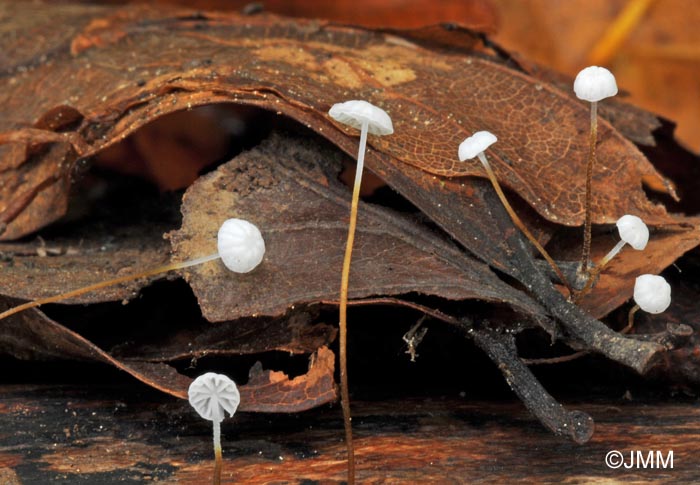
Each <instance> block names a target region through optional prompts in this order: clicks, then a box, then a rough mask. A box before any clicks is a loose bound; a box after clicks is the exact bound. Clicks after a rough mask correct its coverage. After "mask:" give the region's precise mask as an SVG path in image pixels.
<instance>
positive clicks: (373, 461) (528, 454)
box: [0, 385, 700, 484]
mask: <svg viewBox="0 0 700 485" xmlns="http://www.w3.org/2000/svg"><path fill="white" fill-rule="evenodd" d="M143 390H144V389H142V390H141V391H143ZM86 391H87V389H86V388H81V387H67V386H61V385H52V386H29V385H21V386H8V385H4V386H0V396H1V397H0V430H2V431H0V477H3V479H4V480H6V481H5V482H3V483H91V484H108V483H124V482H126V483H136V482H139V483H142V482H146V481H153V482H162V483H207V482H208V481H209V479H210V474H211V470H212V467H213V461H212V455H213V453H212V450H211V430H210V427H209V423H206V422H204V421H201V420H199V419H198V418H197V417H196V415H195V414H194V412H192V411H191V409H189V408H188V406H187V403H185V402H181V401H176V400H174V399H167V398H166V399H164V398H163V397H162V396H156V395H154V394H148V393H146V394H145V395H143V394H140V392H139V391H134V390H133V389H128V390H125V389H119V388H102V389H91V390H90V391H89V392H86ZM125 391H126V392H125ZM568 404H569V406H570V407H573V406H575V407H577V408H579V409H582V410H584V411H585V412H587V413H589V414H591V415H592V416H594V417H595V419H596V422H597V424H596V434H595V436H594V437H593V439H592V440H591V441H590V442H589V443H588V444H587V445H583V446H581V445H576V444H574V443H571V442H569V441H567V440H565V439H563V438H557V437H554V436H552V435H551V433H549V432H548V431H546V430H545V429H544V428H542V426H541V425H540V424H539V423H538V422H537V421H536V420H535V418H533V417H531V416H530V415H529V414H528V413H527V412H526V411H525V410H524V408H523V407H522V406H521V405H520V404H518V403H502V402H501V403H499V402H469V401H467V400H463V399H449V400H443V399H429V400H420V401H419V400H415V401H394V402H384V403H362V402H356V403H355V405H354V408H355V417H354V420H353V421H354V426H355V431H356V434H357V444H356V446H357V459H358V479H359V480H360V481H361V482H362V483H428V482H432V483H629V482H634V483H697V481H698V480H700V466H699V465H700V458H698V456H699V454H698V451H699V450H698V448H699V446H700V426H699V425H698V423H699V422H700V408H698V407H697V406H696V405H695V404H694V403H687V402H686V403H674V402H656V403H642V402H629V401H621V400H611V401H608V402H596V403H581V402H578V403H568ZM222 433H223V454H224V483H234V482H235V483H251V484H257V483H292V484H295V483H341V482H342V480H343V479H344V476H345V469H344V462H343V460H342V458H343V456H344V449H343V443H342V440H341V436H342V422H341V420H340V410H339V409H338V408H333V409H330V408H325V409H317V410H315V411H313V412H307V413H302V414H297V415H267V416H261V415H253V414H245V413H243V414H239V415H237V416H236V417H235V418H234V419H232V420H227V421H225V422H224V424H223V429H222ZM610 450H619V451H621V452H623V453H624V454H625V455H628V454H629V452H630V451H632V450H642V451H644V452H646V451H648V450H654V451H655V450H659V451H661V452H662V453H664V455H665V454H666V453H667V452H668V451H670V450H673V452H674V462H673V464H674V467H673V469H670V468H669V469H646V470H642V469H640V470H637V469H634V468H632V469H626V468H625V467H624V466H623V467H621V468H620V469H617V470H611V469H609V468H607V467H606V466H605V463H604V457H605V454H606V453H607V452H608V451H610ZM6 477H7V478H6ZM13 480H14V481H13Z"/></svg>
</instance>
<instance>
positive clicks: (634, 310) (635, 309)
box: [620, 305, 639, 333]
mask: <svg viewBox="0 0 700 485" xmlns="http://www.w3.org/2000/svg"><path fill="white" fill-rule="evenodd" d="M638 311H639V305H634V306H633V307H632V308H631V309H630V312H629V313H628V314H627V326H626V327H625V328H623V329H622V330H621V332H620V333H628V332H629V331H630V330H632V327H634V314H635V313H637V312H638Z"/></svg>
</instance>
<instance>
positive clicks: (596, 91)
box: [574, 66, 617, 103]
mask: <svg viewBox="0 0 700 485" xmlns="http://www.w3.org/2000/svg"><path fill="white" fill-rule="evenodd" d="M574 92H575V93H576V97H578V98H579V99H583V100H585V101H589V102H591V103H594V102H597V101H600V100H601V99H605V98H609V97H610V96H615V95H616V94H617V83H616V82H615V76H613V73H612V72H610V71H608V70H607V69H605V68H604V67H598V66H589V67H587V68H585V69H583V70H582V71H581V72H579V73H578V75H577V76H576V79H575V80H574Z"/></svg>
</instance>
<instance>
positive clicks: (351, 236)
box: [339, 122, 368, 485]
mask: <svg viewBox="0 0 700 485" xmlns="http://www.w3.org/2000/svg"><path fill="white" fill-rule="evenodd" d="M367 129H368V125H367V122H365V123H363V124H362V130H361V131H360V146H359V149H358V152H357V168H356V169H355V183H354V186H353V188H352V201H351V203H350V222H349V224H348V239H347V243H346V245H345V257H344V258H343V270H342V273H341V278H340V308H339V313H340V325H339V333H340V338H339V340H340V401H341V406H342V408H343V425H344V427H345V445H346V447H347V449H348V485H352V484H354V483H355V448H354V446H353V442H352V416H351V415H350V392H349V390H348V357H347V356H348V353H347V345H348V343H347V342H348V287H349V284H350V263H351V261H352V247H353V244H354V242H355V229H356V228H357V208H358V205H359V201H360V185H361V183H362V171H363V168H364V161H365V149H366V147H367Z"/></svg>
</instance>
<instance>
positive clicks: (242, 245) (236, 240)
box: [0, 219, 265, 320]
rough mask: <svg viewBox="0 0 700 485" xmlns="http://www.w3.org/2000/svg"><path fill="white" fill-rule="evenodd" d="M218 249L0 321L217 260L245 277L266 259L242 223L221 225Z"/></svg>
mask: <svg viewBox="0 0 700 485" xmlns="http://www.w3.org/2000/svg"><path fill="white" fill-rule="evenodd" d="M217 248H218V252H216V253H213V254H209V255H207V256H201V257H199V258H194V259H189V260H187V261H182V262H179V263H170V264H166V265H164V266H159V267H157V268H151V269H147V270H144V271H141V272H140V273H135V274H131V275H126V276H120V277H119V278H114V279H111V280H106V281H101V282H99V283H95V284H93V285H89V286H84V287H82V288H78V289H77V290H72V291H68V292H66V293H61V294H60V295H55V296H49V297H46V298H40V299H37V300H32V301H29V302H27V303H23V304H21V305H17V306H15V307H12V308H10V309H9V310H5V311H4V312H2V313H0V320H2V319H4V318H7V317H9V316H10V315H14V314H15V313H19V312H21V311H24V310H27V309H29V308H36V307H39V306H41V305H45V304H46V303H54V302H57V301H61V300H65V299H67V298H74V297H76V296H80V295H84V294H85V293H89V292H91V291H95V290H99V289H102V288H107V287H109V286H114V285H118V284H121V283H126V282H128V281H133V280H137V279H139V278H146V277H148V276H153V275H157V274H161V273H167V272H169V271H174V270H178V269H183V268H189V267H191V266H196V265H198V264H203V263H206V262H208V261H213V260H215V259H219V258H221V259H222V261H223V263H224V265H225V266H226V267H227V268H228V269H229V270H231V271H233V272H236V273H248V272H250V271H252V270H253V269H255V268H256V267H257V266H258V265H259V264H260V262H261V261H262V259H263V256H264V255H265V241H264V240H263V238H262V235H261V234H260V230H259V229H258V228H257V227H255V225H253V224H251V223H250V222H248V221H244V220H242V219H228V220H227V221H225V222H224V223H223V225H222V226H221V228H220V229H219V234H218V240H217Z"/></svg>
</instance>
